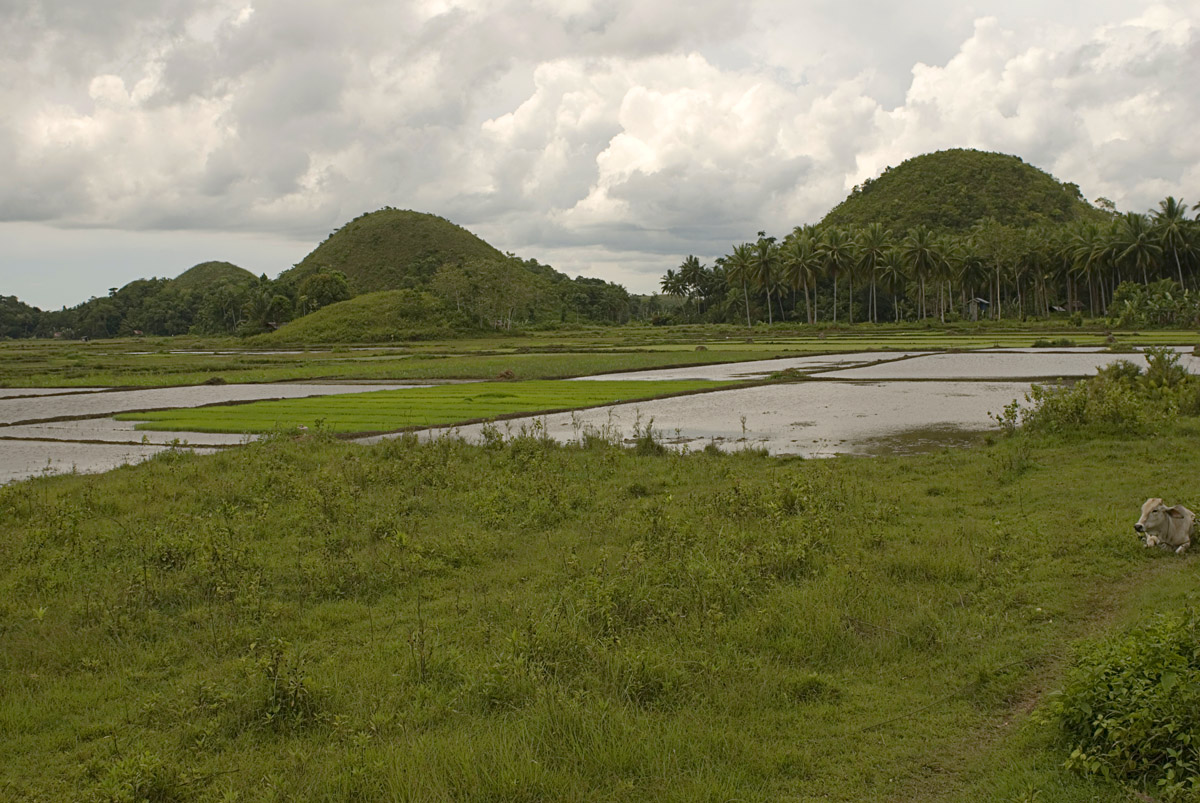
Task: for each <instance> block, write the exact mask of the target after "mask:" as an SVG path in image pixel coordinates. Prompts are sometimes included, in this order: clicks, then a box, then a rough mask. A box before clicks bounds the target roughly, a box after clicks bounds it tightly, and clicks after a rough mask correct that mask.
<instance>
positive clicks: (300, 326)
mask: <svg viewBox="0 0 1200 803" xmlns="http://www.w3.org/2000/svg"><path fill="white" fill-rule="evenodd" d="M446 314H447V310H446V306H445V304H443V303H442V301H441V300H440V299H438V298H437V297H436V296H433V295H431V294H430V293H426V292H422V291H419V290H382V291H379V292H376V293H366V294H364V295H360V296H355V297H354V298H351V299H349V300H347V301H339V302H338V303H336V304H330V305H329V306H328V307H322V308H321V309H319V310H317V311H316V312H312V313H309V314H308V315H305V316H304V317H302V318H297V319H296V320H294V321H292V322H291V323H287V324H284V325H283V326H281V327H279V329H277V330H275V331H274V332H268V333H267V334H262V335H258V336H256V337H254V338H252V340H251V342H252V343H253V344H255V345H279V344H294V343H305V344H307V343H387V342H390V341H401V340H425V339H430V338H442V337H454V336H456V335H457V334H458V333H457V332H456V331H455V330H454V329H453V328H452V327H450V326H449V325H448V324H447V323H446Z"/></svg>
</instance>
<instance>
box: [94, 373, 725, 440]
mask: <svg viewBox="0 0 1200 803" xmlns="http://www.w3.org/2000/svg"><path fill="white" fill-rule="evenodd" d="M736 384H737V383H734V382H706V381H699V380H672V381H658V382H656V381H644V382H643V381H630V382H561V381H553V380H551V381H531V382H479V383H475V382H473V383H470V384H467V385H433V386H430V387H421V388H404V389H401V390H379V391H374V392H372V393H354V394H346V395H341V396H321V397H318V398H310V399H281V400H278V401H262V402H253V403H250V404H235V405H221V406H213V407H195V408H185V409H176V410H162V411H155V412H148V413H129V414H123V415H118V416H116V418H117V419H118V420H122V421H142V422H145V423H142V424H138V426H137V428H138V429H152V430H165V431H168V432H245V433H268V432H272V431H275V430H278V429H281V428H282V429H288V428H294V427H298V426H305V427H317V426H320V427H323V428H325V429H327V430H329V431H330V432H336V433H352V432H390V431H393V430H398V429H404V428H406V427H433V426H439V425H445V424H461V423H465V422H470V421H483V420H493V419H496V418H502V417H504V416H511V415H517V414H537V413H549V412H557V411H561V410H577V409H582V408H586V407H595V406H597V405H603V404H616V403H618V402H629V401H643V400H646V399H654V398H661V397H664V396H672V395H677V394H683V393H695V392H697V391H704V390H713V389H717V388H726V387H732V386H734V385H736Z"/></svg>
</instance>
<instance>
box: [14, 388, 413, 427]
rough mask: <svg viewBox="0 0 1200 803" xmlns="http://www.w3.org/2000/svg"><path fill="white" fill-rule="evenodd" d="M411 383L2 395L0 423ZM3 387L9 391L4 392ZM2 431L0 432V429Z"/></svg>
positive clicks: (364, 390) (351, 391)
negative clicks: (7, 397) (19, 396)
mask: <svg viewBox="0 0 1200 803" xmlns="http://www.w3.org/2000/svg"><path fill="white" fill-rule="evenodd" d="M408 387H413V385H412V383H407V384H399V383H391V384H354V383H348V382H346V383H339V384H329V385H323V384H317V383H293V382H276V383H273V384H262V385H247V384H238V385H190V386H188V387H181V388H155V389H152V390H115V391H105V392H99V393H74V394H71V395H68V396H49V397H47V396H44V395H40V396H31V397H30V398H15V399H0V424H11V423H14V422H17V421H37V420H45V419H47V418H59V417H65V416H87V415H105V414H111V413H122V412H128V411H130V410H162V409H168V408H171V407H201V406H203V405H205V404H221V403H223V402H232V401H249V400H259V399H295V398H302V397H304V396H328V395H332V394H337V393H364V392H366V391H369V390H392V389H395V388H408ZM6 392H7V391H6ZM0 434H2V433H0Z"/></svg>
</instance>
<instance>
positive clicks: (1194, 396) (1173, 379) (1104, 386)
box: [992, 347, 1200, 434]
mask: <svg viewBox="0 0 1200 803" xmlns="http://www.w3.org/2000/svg"><path fill="white" fill-rule="evenodd" d="M1145 353H1146V362H1147V368H1146V370H1144V371H1143V370H1142V368H1141V366H1139V365H1137V364H1135V363H1132V362H1129V361H1128V360H1117V361H1116V362H1114V363H1111V364H1110V365H1106V366H1104V367H1103V368H1101V369H1100V371H1099V373H1098V374H1097V375H1096V376H1095V377H1092V378H1090V379H1085V380H1081V381H1079V382H1076V383H1075V384H1074V385H1070V386H1065V387H1047V386H1045V385H1034V386H1033V387H1032V388H1031V389H1030V391H1029V392H1028V393H1026V394H1025V403H1024V404H1022V403H1021V402H1020V401H1019V400H1017V401H1013V402H1012V404H1009V405H1007V406H1006V407H1005V408H1004V410H1003V411H1002V412H1001V413H998V414H993V416H992V417H993V418H994V419H995V421H996V423H997V424H998V425H999V426H1000V428H1001V429H1002V430H1004V431H1005V432H1007V433H1009V434H1012V433H1014V432H1015V431H1016V430H1017V429H1023V430H1025V431H1028V432H1040V433H1050V434H1121V433H1126V434H1135V433H1146V432H1151V431H1153V430H1155V429H1157V428H1158V426H1159V425H1161V424H1163V423H1165V422H1166V421H1168V420H1170V419H1171V418H1174V417H1175V416H1180V415H1184V416H1197V415H1200V377H1196V376H1193V375H1191V374H1189V373H1188V372H1187V369H1186V368H1185V367H1184V366H1183V365H1181V364H1180V362H1179V359H1180V355H1179V353H1178V352H1176V351H1174V350H1173V349H1170V348H1154V347H1152V348H1148V349H1146V352H1145Z"/></svg>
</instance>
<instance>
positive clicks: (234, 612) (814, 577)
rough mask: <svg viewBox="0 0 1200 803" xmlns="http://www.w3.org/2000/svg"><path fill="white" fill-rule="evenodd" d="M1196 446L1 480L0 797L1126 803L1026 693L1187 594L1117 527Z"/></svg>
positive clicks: (396, 460) (515, 458)
mask: <svg viewBox="0 0 1200 803" xmlns="http://www.w3.org/2000/svg"><path fill="white" fill-rule="evenodd" d="M1198 434H1200V432H1197V431H1196V428H1195V427H1193V426H1185V425H1179V427H1178V428H1177V429H1175V430H1174V431H1172V432H1170V433H1167V434H1165V435H1162V436H1152V437H1142V438H1138V439H1098V440H1093V441H1088V442H1070V443H1062V442H1055V441H1052V440H1030V439H1028V438H1027V437H1017V438H1013V439H1006V440H1002V441H1001V442H1000V443H998V444H996V445H994V446H991V447H988V448H982V449H978V450H953V451H946V452H943V453H940V454H934V455H926V456H919V457H909V458H875V459H846V458H839V459H832V460H821V461H800V460H786V459H771V458H766V457H763V456H761V455H759V454H757V453H754V452H747V453H740V454H730V455H722V454H712V453H709V452H707V451H706V452H701V453H695V454H689V455H677V454H672V453H661V452H660V450H659V449H658V448H656V447H655V444H653V443H652V442H649V441H643V442H642V443H641V444H640V446H639V448H638V449H636V450H623V449H620V448H616V447H612V446H610V445H607V444H605V443H603V442H598V441H595V440H592V441H590V442H589V445H588V446H587V447H582V446H571V447H563V446H557V445H553V444H550V443H546V442H543V441H541V440H537V439H533V438H521V439H518V440H515V441H512V442H509V443H507V444H504V445H500V446H496V447H494V448H491V449H484V448H477V447H468V446H466V445H464V444H462V443H459V442H456V441H451V440H446V441H440V442H435V443H431V444H418V443H416V442H414V441H413V440H412V439H401V440H395V441H390V442H388V443H385V444H380V445H378V446H375V447H370V448H364V447H358V446H354V445H348V444H342V443H338V442H335V441H332V440H329V439H326V438H323V437H312V438H305V439H301V440H291V439H286V438H274V439H270V440H267V441H264V442H261V443H256V444H251V445H249V446H247V447H245V448H242V449H239V450H236V451H233V452H227V453H222V454H218V455H213V456H209V457H195V456H192V455H188V454H175V453H165V454H164V455H163V456H160V457H159V458H156V459H154V460H151V461H150V462H148V463H145V464H142V465H139V466H134V467H127V468H122V469H119V470H117V471H113V472H110V473H108V474H105V475H101V476H94V477H93V476H65V477H50V478H40V479H36V480H32V481H29V482H23V483H19V484H16V485H12V486H8V487H4V488H0V520H3V521H4V522H5V537H4V538H3V539H0V637H2V639H3V644H4V648H3V650H0V798H3V799H5V800H81V799H82V800H98V801H125V800H143V799H150V800H159V801H183V800H201V801H218V800H221V801H227V800H242V801H250V800H255V801H257V800H330V801H342V800H345V801H350V800H379V799H389V800H391V799H394V800H412V801H438V800H444V801H450V800H454V801H485V800H486V801H533V800H579V801H594V800H607V801H644V800H668V801H704V800H711V801H726V800H739V801H758V800H763V801H765V800H779V799H790V800H847V801H848V800H888V799H895V800H911V799H929V798H934V797H941V798H942V799H946V800H965V799H972V800H1045V801H1050V800H1053V801H1118V800H1126V799H1128V794H1127V793H1126V792H1124V791H1123V790H1121V789H1119V788H1116V787H1113V786H1106V785H1103V784H1102V783H1098V782H1095V781H1091V780H1087V779H1084V778H1080V777H1078V776H1075V775H1072V774H1069V773H1067V772H1066V771H1065V770H1062V769H1061V764H1062V760H1063V758H1064V757H1065V755H1064V754H1062V752H1061V748H1060V746H1058V745H1056V744H1055V743H1054V741H1053V734H1052V733H1051V732H1050V731H1048V730H1046V729H1045V726H1039V725H1037V724H1036V723H1034V722H1031V721H1029V720H1028V719H1027V717H1026V716H1025V715H1026V712H1027V711H1028V710H1029V709H1030V708H1031V707H1032V705H1033V704H1034V703H1035V702H1036V700H1037V695H1038V693H1039V692H1041V691H1043V690H1045V689H1048V688H1053V687H1054V685H1055V683H1056V682H1057V680H1058V678H1059V677H1060V675H1061V671H1062V667H1063V663H1064V659H1065V658H1066V657H1067V656H1068V655H1069V654H1070V652H1071V648H1070V644H1071V643H1072V642H1073V641H1074V640H1076V639H1078V638H1080V637H1082V636H1085V635H1087V634H1093V633H1098V632H1104V631H1107V630H1110V629H1113V628H1115V627H1118V626H1120V625H1121V624H1124V623H1127V622H1130V621H1134V620H1136V619H1137V618H1139V616H1141V615H1144V610H1145V609H1146V608H1148V607H1151V606H1156V607H1169V606H1176V605H1178V604H1180V601H1181V600H1183V599H1184V598H1185V597H1186V596H1187V595H1188V593H1189V592H1192V593H1194V589H1195V588H1196V583H1195V576H1196V575H1195V573H1196V566H1197V564H1196V561H1197V560H1198V559H1197V558H1196V557H1195V556H1194V555H1189V556H1186V557H1184V558H1176V557H1175V556H1168V555H1165V554H1162V553H1157V552H1146V551H1145V550H1143V549H1142V548H1141V547H1140V545H1139V544H1138V542H1137V540H1136V539H1135V538H1134V537H1133V534H1132V531H1131V528H1130V523H1131V522H1132V521H1133V520H1134V517H1135V516H1136V511H1137V507H1138V505H1139V504H1140V502H1141V500H1142V499H1143V498H1144V497H1145V496H1147V495H1151V494H1152V495H1162V496H1164V497H1169V498H1174V499H1189V498H1191V499H1195V498H1196V497H1197V492H1198V490H1200V488H1198V487H1197V486H1198V484H1200V481H1198V480H1197V478H1196V473H1195V472H1194V471H1191V470H1181V468H1182V467H1188V466H1196V465H1197V464H1200V437H1197V435H1198ZM1168 448H1169V449H1170V453H1171V455H1172V459H1171V460H1170V461H1164V460H1163V459H1162V455H1163V453H1164V450H1165V449H1168ZM1116 466H1119V467H1120V470H1119V471H1114V467H1116ZM1010 723H1012V724H1010ZM1022 723H1023V724H1022Z"/></svg>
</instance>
